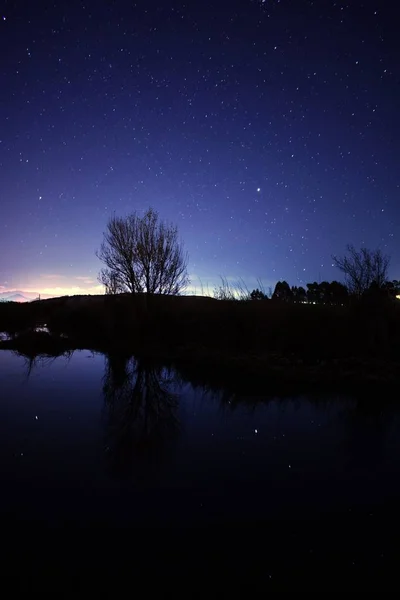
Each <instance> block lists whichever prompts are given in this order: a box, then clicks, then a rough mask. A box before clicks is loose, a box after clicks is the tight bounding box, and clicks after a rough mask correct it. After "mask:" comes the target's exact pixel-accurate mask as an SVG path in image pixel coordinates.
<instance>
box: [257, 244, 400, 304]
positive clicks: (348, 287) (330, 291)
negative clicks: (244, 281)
mask: <svg viewBox="0 0 400 600" xmlns="http://www.w3.org/2000/svg"><path fill="white" fill-rule="evenodd" d="M332 258H333V261H334V265H335V266H336V267H337V268H338V269H339V270H340V271H342V273H343V274H344V276H345V281H346V284H343V283H340V282H338V281H331V282H329V281H322V282H321V283H317V282H316V281H314V283H307V284H306V288H304V287H302V286H292V287H291V286H290V285H289V284H288V283H287V281H278V283H277V284H276V286H275V290H274V292H273V294H272V296H271V299H272V300H275V301H280V302H292V303H304V302H309V303H312V304H331V305H335V304H336V305H344V304H346V303H347V302H348V300H349V298H350V297H356V298H360V297H362V296H364V295H367V294H368V295H371V294H374V293H375V294H376V293H379V294H381V295H385V296H389V297H392V298H395V297H396V296H398V295H400V281H399V280H396V279H395V280H393V281H389V280H388V269H389V264H390V258H389V257H388V256H385V255H384V254H382V252H381V251H380V250H379V249H378V250H369V249H368V248H364V247H363V248H361V249H360V250H356V249H355V248H354V246H352V245H348V246H347V254H345V255H344V256H341V257H336V256H333V257H332ZM250 298H251V299H252V300H263V299H267V298H268V296H267V294H265V293H264V292H263V291H262V290H259V289H255V290H253V291H252V292H251V293H250Z"/></svg>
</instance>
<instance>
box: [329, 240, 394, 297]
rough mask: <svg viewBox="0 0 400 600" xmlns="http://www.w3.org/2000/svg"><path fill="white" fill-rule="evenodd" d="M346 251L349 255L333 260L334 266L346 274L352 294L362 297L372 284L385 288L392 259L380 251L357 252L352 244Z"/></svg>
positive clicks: (364, 249) (362, 250)
mask: <svg viewBox="0 0 400 600" xmlns="http://www.w3.org/2000/svg"><path fill="white" fill-rule="evenodd" d="M346 249H347V254H345V255H344V256H333V257H332V259H333V262H334V265H335V266H336V267H337V268H338V269H340V270H341V271H342V273H344V275H345V279H346V283H347V287H348V289H349V291H350V293H351V294H354V295H356V296H361V295H362V294H363V293H364V292H365V291H366V290H368V288H369V287H370V286H371V284H372V283H374V284H376V285H377V286H378V287H379V288H381V287H383V285H384V284H385V283H386V281H387V275H388V269H389V264H390V257H389V256H386V255H384V254H382V252H381V250H379V249H378V250H369V249H368V248H361V249H360V250H356V249H355V247H354V246H353V245H351V244H349V245H348V246H347V247H346Z"/></svg>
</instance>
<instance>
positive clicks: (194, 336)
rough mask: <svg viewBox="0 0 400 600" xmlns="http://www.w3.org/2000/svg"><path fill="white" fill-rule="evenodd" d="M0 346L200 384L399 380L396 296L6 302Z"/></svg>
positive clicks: (328, 384)
mask: <svg viewBox="0 0 400 600" xmlns="http://www.w3.org/2000/svg"><path fill="white" fill-rule="evenodd" d="M0 332H3V338H4V336H5V337H6V338H8V339H3V340H1V339H0V349H5V350H7V349H8V350H14V351H17V352H19V353H22V354H24V355H25V356H26V357H28V358H35V357H36V356H38V355H47V356H58V355H61V354H65V353H68V352H73V351H74V350H79V349H86V350H92V351H95V352H102V353H104V354H108V355H112V354H114V355H115V354H117V355H118V354H120V355H121V354H122V355H126V356H128V355H131V356H132V355H135V356H140V357H144V358H146V359H148V360H153V361H158V362H159V363H162V364H164V365H165V366H169V365H170V366H171V367H176V368H177V369H179V370H180V371H181V372H183V373H187V374H188V375H190V378H191V379H195V380H198V381H199V384H207V385H208V384H210V385H213V386H216V387H225V388H226V387H227V386H229V387H231V388H235V389H242V390H245V389H250V388H252V389H254V390H256V391H257V390H263V389H265V388H266V387H268V389H277V390H281V389H285V390H286V389H287V390H289V391H290V390H294V391H295V392H299V391H301V390H302V389H305V390H309V389H312V388H324V389H328V390H332V391H333V390H335V389H353V388H355V389H359V388H363V389H368V388H371V387H373V388H374V389H375V388H377V387H378V388H379V387H386V386H390V385H393V384H397V383H398V382H399V380H400V376H399V373H400V369H399V367H400V345H399V343H398V340H399V339H400V303H398V302H391V301H389V300H385V301H384V302H383V303H379V304H376V303H375V304H374V303H371V302H359V303H357V304H351V305H348V306H332V305H316V306H315V305H310V304H308V305H307V304H306V305H304V304H301V303H300V304H296V303H286V302H274V301H248V302H238V301H219V300H215V299H213V298H209V297H199V296H150V297H145V296H140V295H138V296H131V295H124V294H122V295H116V296H101V295H100V296H72V297H62V298H53V299H49V300H43V301H35V302H31V303H27V304H24V305H18V304H17V303H4V304H3V305H2V306H0Z"/></svg>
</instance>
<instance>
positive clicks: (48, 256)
mask: <svg viewBox="0 0 400 600" xmlns="http://www.w3.org/2000/svg"><path fill="white" fill-rule="evenodd" d="M53 4H54V5H53V6H51V3H46V2H43V1H38V2H30V3H27V2H25V1H16V2H7V1H6V2H5V3H4V0H3V3H2V7H3V9H2V14H1V15H0V18H1V21H0V81H1V85H0V101H1V111H0V181H1V186H0V211H1V221H0V228H1V235H0V286H2V288H3V289H15V288H19V289H23V290H35V291H41V292H45V291H47V292H49V293H65V292H67V293H68V292H69V293H73V292H78V291H79V290H80V289H82V290H83V289H84V290H93V291H96V289H97V287H96V286H97V285H98V283H97V281H96V278H97V273H98V270H99V268H100V266H101V265H100V263H99V261H98V259H97V258H96V257H95V254H94V252H95V250H96V248H97V247H98V246H99V245H100V243H101V239H102V232H103V231H104V228H105V225H106V222H107V219H108V217H109V216H110V215H111V214H112V213H113V212H114V211H115V212H116V213H117V214H118V215H123V214H126V213H128V212H129V211H132V210H138V211H144V210H145V209H146V208H148V207H149V206H150V205H151V206H153V207H154V208H156V209H157V210H158V211H159V212H160V214H161V216H162V217H163V218H166V219H168V220H171V221H173V222H175V223H176V224H177V225H178V227H179V230H180V233H181V236H182V238H183V240H184V242H185V244H186V248H187V250H188V252H189V256H190V264H189V271H190V274H191V278H192V280H193V285H196V286H197V290H198V291H199V281H198V278H200V279H201V280H202V282H203V284H204V285H205V286H207V284H208V286H209V289H210V290H212V288H213V287H214V285H215V283H216V282H217V281H218V276H219V275H220V274H221V275H224V276H227V277H228V278H232V279H233V280H236V279H238V278H240V277H242V278H243V279H244V280H245V281H246V282H247V283H248V285H249V286H250V287H254V285H253V284H255V282H256V278H261V279H262V280H263V281H264V283H265V285H266V286H268V285H273V284H275V282H276V280H277V279H282V278H283V279H287V280H288V281H289V282H290V283H291V284H298V283H299V282H302V283H306V282H308V281H313V280H316V279H317V280H318V279H319V278H321V279H333V278H338V277H339V274H338V273H337V271H335V269H334V268H333V267H332V260H331V255H332V254H333V253H334V254H338V253H339V254H340V253H342V252H343V251H344V249H345V245H346V244H347V243H349V242H352V243H354V244H355V245H356V246H359V245H361V244H366V245H367V246H369V247H371V248H376V247H380V248H382V249H383V250H384V251H385V252H386V253H388V254H390V255H391V256H392V268H391V272H390V275H391V276H392V277H396V278H399V276H400V275H399V272H400V244H399V238H398V234H397V232H398V230H399V226H400V210H399V203H400V198H399V192H400V168H399V158H400V144H399V139H400V120H399V107H400V93H399V65H400V51H399V49H400V45H399V42H398V31H397V29H398V14H396V8H395V6H396V3H395V2H392V1H383V2H374V3H372V2H370V1H365V2H361V1H358V0H351V1H348V2H339V1H338V2H331V1H325V0H315V1H314V2H312V1H310V0H281V1H278V0H275V1H265V2H262V1H261V0H259V1H252V0H232V1H230V2H228V1H226V0H220V1H217V0H215V1H214V2H211V1H208V0H204V1H202V2H200V1H197V2H194V1H192V0H186V2H183V1H182V2H179V1H174V0H171V1H169V2H157V1H153V2H150V1H149V0H143V1H140V0H139V1H137V2H127V1H126V2H124V1H122V0H114V1H111V0H109V1H107V2H105V1H101V0H87V1H85V0H82V1H80V2H78V1H77V0H68V1H65V2H54V3H53ZM0 291H1V289H0Z"/></svg>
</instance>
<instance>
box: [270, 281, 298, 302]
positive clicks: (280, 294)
mask: <svg viewBox="0 0 400 600" xmlns="http://www.w3.org/2000/svg"><path fill="white" fill-rule="evenodd" d="M272 300H279V301H280V302H291V301H292V300H293V293H292V290H291V289H290V286H289V284H288V283H287V281H278V282H277V284H276V286H275V290H274V293H273V294H272Z"/></svg>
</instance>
